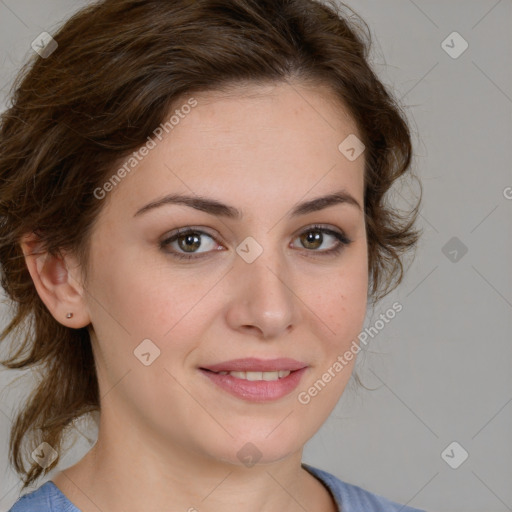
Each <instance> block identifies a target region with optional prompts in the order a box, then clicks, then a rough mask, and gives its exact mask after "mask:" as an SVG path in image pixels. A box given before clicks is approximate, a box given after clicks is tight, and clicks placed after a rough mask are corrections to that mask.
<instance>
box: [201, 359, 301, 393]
mask: <svg viewBox="0 0 512 512" xmlns="http://www.w3.org/2000/svg"><path fill="white" fill-rule="evenodd" d="M307 369H308V365H307V364H306V363H302V362H300V361H296V360H294V359H289V358H280V359H273V360H262V359H255V358H249V359H234V360H231V361H226V362H223V363H218V364H215V365H210V366H208V367H199V368H198V370H199V371H200V373H202V374H203V375H204V376H205V377H206V378H207V380H208V382H210V383H213V384H214V385H215V389H221V390H223V391H226V392H228V393H229V394H231V395H234V396H236V397H237V398H241V399H242V400H246V401H251V402H266V401H270V400H278V399H280V398H283V397H285V396H286V395H289V394H290V393H291V392H292V391H293V390H294V389H295V388H296V387H297V386H298V385H299V382H300V380H301V379H302V375H303V374H304V373H305V372H306V371H307Z"/></svg>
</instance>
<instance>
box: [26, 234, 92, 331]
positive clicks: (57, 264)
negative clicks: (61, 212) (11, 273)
mask: <svg viewBox="0 0 512 512" xmlns="http://www.w3.org/2000/svg"><path fill="white" fill-rule="evenodd" d="M20 245H21V249H22V251H23V254H24V256H25V263H26V265H27V268H28V271H29V272H30V275H31V277H32V280H33V281H34V285H35V287H36V290H37V293H38V294H39V297H40V298H41V300H42V301H43V302H44V303H45V305H46V307H47V308H48V310H49V311H50V313H51V314H52V316H53V317H54V318H55V320H57V322H59V323H61V324H62V325H65V326H66V327H71V328H74V329H79V328H80V327H85V326H86V325H89V324H90V323H91V320H90V316H89V311H88V309H87V304H86V301H85V297H84V292H85V289H84V287H83V285H82V283H81V279H80V277H79V276H80V272H79V270H80V268H79V265H78V264H77V261H76V259H75V258H73V257H72V256H71V255H69V254H66V255H65V256H54V255H52V254H50V253H48V252H47V251H46V250H45V249H44V247H43V245H42V243H41V241H40V239H39V238H38V237H37V235H35V234H34V233H30V234H27V235H25V236H23V237H22V239H21V241H20ZM68 313H73V316H72V317H71V318H67V317H66V315H67V314H68Z"/></svg>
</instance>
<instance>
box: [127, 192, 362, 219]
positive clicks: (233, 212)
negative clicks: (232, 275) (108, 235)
mask: <svg viewBox="0 0 512 512" xmlns="http://www.w3.org/2000/svg"><path fill="white" fill-rule="evenodd" d="M167 204H183V205H185V206H189V207H191V208H195V209H196V210H200V211H202V212H206V213H209V214H211V215H216V216H221V217H226V218H228V219H235V220H239V219H241V218H242V217H243V213H242V212H241V211H240V210H238V209H237V208H235V207H234V206H229V205H227V204H224V203H221V202H219V201H217V200H216V199H210V198H207V197H203V196H189V195H183V194H169V195H166V196H164V197H162V198H160V199H157V200H156V201H152V202H151V203H148V204H146V205H145V206H143V207H142V208H140V209H139V210H137V212H136V213H135V215H134V217H136V216H138V215H142V214H143V213H146V212H148V211H150V210H154V209H155V208H159V207H160V206H163V205H167ZM336 204H347V205H351V206H354V207H356V208H357V209H358V210H359V211H361V212H362V211H363V210H362V207H361V205H360V204H359V202H358V201H357V199H356V198H355V197H354V196H352V195H350V194H349V193H348V192H347V191H346V190H340V191H338V192H335V193H333V194H328V195H325V196H321V197H317V198H316V199H312V200H311V201H306V202H304V203H300V204H298V205H295V206H294V208H293V209H292V211H291V212H290V214H289V216H291V217H296V216H298V215H306V214H307V213H312V212H316V211H319V210H323V209H324V208H328V207H330V206H334V205H336Z"/></svg>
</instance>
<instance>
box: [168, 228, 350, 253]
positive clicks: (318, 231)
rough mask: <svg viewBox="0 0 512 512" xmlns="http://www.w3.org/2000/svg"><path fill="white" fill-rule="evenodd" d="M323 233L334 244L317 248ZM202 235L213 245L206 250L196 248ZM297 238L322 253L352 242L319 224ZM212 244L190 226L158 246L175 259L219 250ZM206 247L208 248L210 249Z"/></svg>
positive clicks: (304, 245) (200, 232)
mask: <svg viewBox="0 0 512 512" xmlns="http://www.w3.org/2000/svg"><path fill="white" fill-rule="evenodd" d="M325 235H327V237H330V238H332V239H334V240H335V243H334V246H333V247H331V248H329V249H326V250H317V249H318V248H319V247H321V246H322V244H323V243H324V242H325ZM204 236H206V237H207V238H209V239H210V240H211V241H212V242H213V245H211V247H210V248H208V244H206V250H204V251H199V250H198V249H199V248H202V247H203V246H204V244H203V242H202V240H201V238H202V237H204ZM297 238H298V239H300V242H301V244H302V246H303V247H304V248H306V249H308V252H311V251H312V252H318V253H320V254H322V255H331V254H337V253H339V252H340V251H341V250H342V249H343V247H344V246H346V245H349V244H350V243H351V242H352V241H351V240H349V239H348V238H347V237H346V236H345V234H344V233H342V232H338V231H334V230H332V229H328V228H325V227H321V226H312V227H310V228H308V229H306V230H305V231H303V232H302V233H300V234H299V235H298V237H297ZM174 243H177V245H178V247H177V249H178V250H176V249H175V248H172V249H171V250H170V251H168V250H167V249H166V248H167V247H170V246H172V244H174ZM331 245H332V244H331ZM214 246H215V241H214V238H213V237H212V236H211V235H209V234H208V233H205V232H204V231H200V230H196V229H191V228H184V229H179V230H178V231H177V232H175V233H174V234H172V235H171V236H170V237H168V238H166V239H165V240H163V241H162V242H161V243H160V248H161V249H162V250H164V249H165V251H166V252H168V253H169V254H171V256H172V257H174V258H177V259H194V258H200V257H201V256H196V254H202V253H208V252H211V250H219V249H214V248H213V247H214ZM208 249H210V251H209V250H208ZM180 251H184V252H180Z"/></svg>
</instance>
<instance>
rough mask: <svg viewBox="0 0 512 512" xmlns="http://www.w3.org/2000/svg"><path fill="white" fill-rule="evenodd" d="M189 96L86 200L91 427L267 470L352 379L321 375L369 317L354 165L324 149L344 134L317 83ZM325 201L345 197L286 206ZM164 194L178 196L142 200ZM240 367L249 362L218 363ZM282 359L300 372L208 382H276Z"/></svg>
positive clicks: (312, 427) (358, 169)
mask: <svg viewBox="0 0 512 512" xmlns="http://www.w3.org/2000/svg"><path fill="white" fill-rule="evenodd" d="M188 99H189V98H185V100H183V103H182V104H186V103H187V100H188ZM194 99H195V100H196V101H197V104H196V106H194V107H193V108H192V109H190V112H189V113H188V114H186V115H183V114H182V116H180V117H179V123H176V124H175V125H174V127H173V129H172V130H169V133H167V134H165V136H164V137H163V138H162V140H161V141H159V140H158V139H155V141H156V142H157V144H156V146H155V147H154V148H153V149H151V150H150V151H149V153H148V154H147V155H146V156H145V157H144V158H143V159H142V160H141V161H140V162H139V163H138V165H137V166H136V167H135V168H134V169H133V170H132V171H131V172H130V173H129V174H127V175H126V176H125V177H124V178H123V179H122V181H121V182H120V183H119V184H117V185H116V186H115V187H114V190H112V191H111V192H109V195H108V197H106V198H104V199H101V200H103V201H105V205H104V207H103V210H102V212H101V214H100V216H99V218H98V223H97V224H96V226H95V230H94V232H93V235H92V239H91V259H90V276H89V280H88V282H87V283H86V289H87V292H88V293H87V294H86V295H85V296H86V308H87V310H88V313H89V316H90V319H91V322H92V327H93V329H94V335H93V348H94V354H95V358H96V364H97V369H98V377H99V382H100V393H101V395H102V396H103V397H104V398H103V402H102V422H105V424H106V425H107V424H108V422H109V421H111V422H112V423H113V422H115V423H116V425H121V424H122V425H125V427H126V428H128V427H127V426H128V425H129V426H130V427H129V428H130V429H131V430H133V431H136V432H137V433H138V436H139V437H140V438H142V439H148V440H150V439H153V440H155V439H158V440H159V442H161V443H166V444H167V445H168V446H169V447H170V449H172V448H173V447H174V448H175V447H177V446H179V447H180V449H183V450H186V451H187V452H189V453H195V454H196V455H198V456H201V457H203V458H205V459H208V460H211V461H221V460H222V461H229V462H231V463H233V464H237V465H240V464H242V462H243V457H242V456H241V455H243V454H244V450H245V451H246V452H247V451H249V452H250V451H251V450H253V451H254V456H256V454H257V457H258V458H260V459H259V460H260V462H261V463H266V462H272V461H276V460H279V459H283V458H285V457H287V456H288V455H290V454H291V453H294V452H297V451H298V450H301V449H302V447H303V445H304V444H305V442H306V441H307V440H308V439H309V438H310V437H311V436H312V435H313V434H314V433H315V432H316V431H317V430H318V429H319V428H320V426H321V425H322V423H323V422H324V421H325V420H326V419H327V417H328V415H329V413H330V412H331V410H332V409H333V407H334V406H335V405H336V402H337V401H338V399H339V398H340V395H341V394H342V392H343V390H344V388H345V385H346V383H347V381H348V380H349V377H350V374H351V372H352V367H353V364H354V359H352V360H349V361H347V362H346V364H345V365H344V366H343V368H342V370H339V366H336V365H335V363H336V361H339V359H338V358H339V356H342V355H343V354H344V353H345V352H346V351H347V350H349V348H350V347H351V344H352V346H354V345H353V342H354V340H356V341H357V335H358V334H359V332H360V330H361V328H362V325H363V321H364V317H365V313H366V301H367V286H368V275H367V248H366V230H365V222H364V212H363V210H362V208H363V198H364V196H363V192H364V191H363V169H364V154H363V155H362V156H360V157H359V158H357V159H356V160H354V161H350V160H349V159H347V158H346V157H345V156H344V155H343V154H342V153H341V152H340V150H339V149H338V146H339V145H340V143H341V142H342V141H343V140H344V139H346V138H347V137H348V136H349V135H351V134H356V135H357V134H358V132H357V131H356V128H355V126H354V124H353V123H352V121H351V120H350V118H349V117H348V115H347V114H346V113H344V112H343V110H342V109H341V107H336V106H335V105H334V104H333V98H332V97H331V96H330V92H329V90H327V89H325V90H324V89H323V88H315V89H308V88H305V87H302V86H299V85H294V86H293V87H292V86H290V85H287V84H282V85H277V86H265V87H263V86H251V87H246V88H243V89H242V88H240V89H238V90H235V91H234V92H231V94H230V95H228V94H221V93H220V92H218V91H217V92H210V93H202V94H195V95H194ZM179 107H180V105H178V106H177V107H176V108H178V109H179ZM185 111H187V112H188V111H189V109H188V108H187V109H182V110H181V112H185ZM164 133H165V132H164ZM359 138H361V137H359ZM332 194H340V195H341V194H345V196H343V197H344V198H345V200H344V201H339V200H338V201H334V202H329V203H327V202H324V203H321V202H316V203H312V204H311V205H310V207H309V208H302V210H298V211H296V210H297V209H298V207H299V205H301V204H303V203H309V202H311V201H313V200H315V199H317V198H320V197H323V196H329V195H332ZM171 195H172V196H174V197H175V198H176V196H178V195H186V196H189V197H190V198H191V200H189V202H188V203H186V202H172V201H169V200H166V201H163V202H162V204H160V205H159V206H158V205H157V204H156V203H157V202H159V201H161V200H162V199H163V198H165V197H166V196H171ZM349 196H350V197H351V198H352V200H350V199H347V197H349ZM199 198H201V199H202V200H203V202H201V203H200V202H196V203H193V200H197V199H199ZM213 201H214V202H215V203H216V204H214V203H212V202H213ZM194 204H195V206H194ZM219 204H223V205H226V206H227V207H226V206H219ZM357 204H358V205H360V208H359V207H358V206H357ZM147 205H151V206H147ZM145 207H146V208H145ZM235 209H236V210H237V211H238V213H239V215H240V216H239V217H237V216H236V215H235V214H234V211H235ZM228 213H231V214H229V215H228ZM178 230H180V232H178ZM143 340H146V341H143ZM248 358H256V359H259V360H263V363H262V364H263V366H256V365H255V363H254V361H249V362H247V361H245V365H246V366H243V364H244V362H242V363H241V365H242V366H236V365H235V364H234V363H226V362H229V361H232V360H235V359H248ZM280 358H290V359H293V360H294V361H295V363H293V364H295V366H294V367H293V369H294V370H297V369H299V368H302V369H300V370H299V371H297V372H295V371H294V372H293V373H291V374H290V375H289V376H288V377H286V378H285V377H282V378H281V379H280V380H278V381H274V380H272V379H274V378H276V375H275V374H272V373H268V374H266V375H263V374H257V373H256V374H253V373H249V374H247V373H246V374H243V373H239V374H234V375H233V374H228V375H225V374H222V373H214V372H213V371H208V370H207V368H212V367H213V366H214V365H218V366H217V367H216V369H217V372H220V371H227V369H226V367H229V368H231V369H234V370H236V371H243V370H244V369H245V370H249V371H251V369H252V370H260V371H264V370H265V369H266V370H269V371H270V370H272V369H274V370H275V369H276V368H280V369H282V370H283V371H284V373H281V375H282V376H283V375H285V374H286V368H288V367H291V366H292V363H291V362H290V361H284V362H281V365H279V361H278V362H277V363H276V364H277V366H272V364H271V363H270V362H268V360H274V359H280ZM221 363H222V364H221ZM260 363H261V361H260ZM219 365H220V366H219ZM230 365H231V366H230ZM333 368H337V369H334V370H333ZM223 369H224V370H223ZM290 369H292V368H290ZM329 369H330V372H329ZM326 372H327V373H329V375H330V378H329V375H327V377H326V376H325V374H326ZM277 376H279V374H278V375H277ZM263 378H267V379H270V380H268V381H261V379H263ZM250 379H254V380H250ZM319 380H321V381H322V384H320V385H319V384H318V381H319ZM257 381H259V382H257ZM315 382H316V383H317V386H316V388H315V389H316V392H314V391H312V392H308V390H309V389H310V388H312V387H314V385H315ZM246 443H252V445H247V444H246ZM249 446H251V447H249ZM254 447H256V449H257V451H256V450H255V448H254ZM241 449H242V452H240V450H241ZM249 455H250V453H249Z"/></svg>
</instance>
